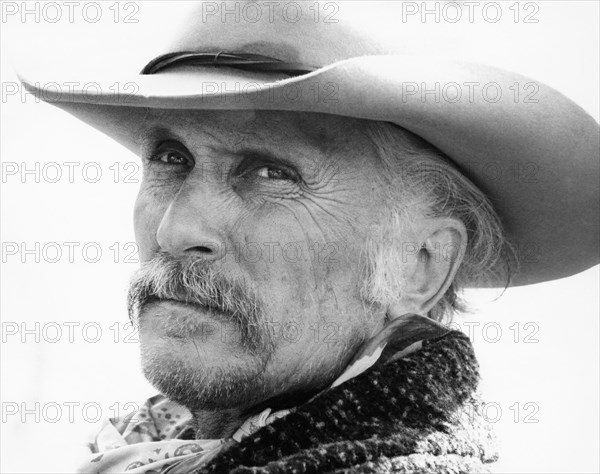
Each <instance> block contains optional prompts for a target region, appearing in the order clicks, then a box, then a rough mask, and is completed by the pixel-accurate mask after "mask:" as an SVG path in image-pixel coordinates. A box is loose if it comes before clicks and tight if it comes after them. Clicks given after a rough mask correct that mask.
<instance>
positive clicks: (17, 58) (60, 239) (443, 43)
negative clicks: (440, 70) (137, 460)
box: [0, 1, 600, 472]
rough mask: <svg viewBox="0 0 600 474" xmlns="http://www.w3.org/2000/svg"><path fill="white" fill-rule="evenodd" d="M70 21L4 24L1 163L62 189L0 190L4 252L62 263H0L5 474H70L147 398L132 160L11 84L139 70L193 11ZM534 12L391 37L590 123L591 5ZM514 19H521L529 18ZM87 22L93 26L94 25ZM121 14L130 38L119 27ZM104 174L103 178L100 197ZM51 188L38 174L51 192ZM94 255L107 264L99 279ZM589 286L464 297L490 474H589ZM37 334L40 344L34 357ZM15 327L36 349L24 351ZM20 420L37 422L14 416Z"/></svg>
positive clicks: (576, 281)
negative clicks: (136, 320) (137, 307)
mask: <svg viewBox="0 0 600 474" xmlns="http://www.w3.org/2000/svg"><path fill="white" fill-rule="evenodd" d="M76 3H77V6H76V7H75V16H74V21H73V23H69V21H68V19H66V17H67V16H68V10H67V7H66V6H64V4H63V3H61V2H57V4H58V5H61V6H62V7H63V8H64V11H63V12H62V13H63V19H62V20H59V21H57V22H56V23H51V22H49V21H47V20H48V18H54V16H55V12H54V11H51V10H46V14H47V17H46V18H44V16H43V14H42V13H41V12H42V11H43V4H40V7H39V8H40V14H39V16H37V17H36V15H35V14H31V15H29V16H27V17H26V18H25V21H24V22H23V21H22V19H21V18H20V12H19V13H18V14H16V15H9V16H5V15H4V14H3V18H2V23H1V28H2V31H1V44H2V58H1V67H2V71H1V81H2V104H1V105H2V111H1V122H2V135H1V140H0V142H1V160H2V163H3V164H4V166H6V165H7V163H16V165H17V166H19V167H21V166H23V165H24V164H25V165H26V166H29V167H31V168H30V169H34V168H33V166H34V163H35V162H38V163H40V165H39V166H41V167H43V166H44V163H46V162H55V163H59V164H61V167H60V169H61V170H62V172H63V178H62V179H59V180H58V182H56V183H50V182H43V179H42V180H41V181H42V182H35V174H32V175H28V177H27V179H26V180H25V181H26V182H21V180H20V179H18V178H15V177H14V176H8V175H3V178H4V179H3V182H2V183H1V224H2V228H1V240H2V242H3V243H4V244H5V245H6V244H7V243H16V244H17V245H20V244H21V243H24V244H25V245H26V246H27V248H35V245H36V243H39V246H40V251H41V250H42V249H45V251H46V255H47V257H48V259H51V258H53V257H54V256H56V253H55V251H56V249H57V248H58V249H60V250H61V251H62V252H63V255H62V258H57V262H56V263H50V262H48V261H45V262H44V261H42V262H40V263H36V262H35V261H34V258H35V257H34V256H33V255H29V256H27V262H26V263H21V261H20V255H18V256H11V255H8V254H6V252H4V253H3V257H4V261H3V262H2V281H1V307H0V309H1V316H2V324H3V328H2V335H3V341H2V348H1V351H2V352H1V356H2V360H1V373H2V388H1V392H0V394H1V399H2V416H3V420H2V421H3V422H2V432H1V434H2V455H1V459H2V461H1V466H0V470H1V471H2V472H65V470H66V469H68V466H69V464H68V461H69V460H70V459H72V458H73V456H74V454H75V451H76V449H75V448H76V446H78V445H82V444H83V442H84V441H85V437H86V435H87V434H88V433H91V432H93V431H94V430H95V429H97V428H96V427H95V426H94V425H93V423H91V420H93V419H95V418H98V417H99V416H101V417H102V418H105V417H108V416H115V415H117V414H118V415H122V414H124V413H126V412H128V411H130V410H131V409H132V407H134V406H135V404H140V403H142V402H143V401H144V400H145V399H146V398H148V397H149V396H151V395H152V394H153V393H155V390H154V389H153V388H152V387H151V386H150V385H149V384H148V383H147V382H146V381H145V380H144V378H143V376H142V375H141V372H140V370H139V357H138V348H137V344H135V343H134V342H129V343H128V341H127V338H126V336H127V335H128V334H130V332H131V331H130V330H128V329H127V328H126V322H127V314H126V309H125V295H126V288H127V281H128V278H129V276H130V274H131V272H132V271H133V270H134V269H135V268H136V266H137V265H136V263H135V262H128V261H127V256H128V255H129V253H130V250H131V243H132V242H134V236H133V230H132V219H131V216H132V206H133V201H134V199H135V195H136V192H137V186H138V185H137V180H139V177H140V173H139V172H136V170H138V169H139V168H137V159H136V157H135V156H133V155H131V154H130V153H129V152H127V151H126V150H125V149H123V148H121V147H120V146H118V145H117V144H115V143H114V142H112V141H111V140H109V139H107V138H106V137H105V136H103V135H101V134H100V133H98V132H97V131H95V130H94V129H92V128H91V127H89V126H87V125H85V124H83V123H80V122H78V121H77V120H76V119H74V118H72V117H71V116H70V115H67V114H66V113H64V112H62V111H60V110H58V109H56V108H54V107H52V106H50V105H47V104H40V103H36V101H35V100H34V99H33V98H32V97H31V96H21V94H20V93H21V91H20V89H19V87H20V86H19V85H18V82H17V79H16V76H15V74H14V71H13V67H18V65H19V64H25V65H31V64H32V63H33V64H38V65H41V66H42V67H43V66H44V65H45V64H50V63H55V64H62V63H63V62H65V63H71V67H73V64H75V65H76V66H81V67H85V66H86V63H89V64H92V63H96V64H106V65H107V67H108V68H110V69H111V70H112V69H113V68H114V69H115V70H116V69H117V68H119V67H127V68H129V69H131V68H133V69H134V70H138V69H139V68H140V67H141V66H142V65H143V64H145V62H146V61H147V60H148V59H150V58H151V57H153V56H154V55H155V54H154V52H155V51H157V47H159V46H160V45H161V44H162V43H163V42H164V41H165V39H167V38H168V35H169V31H170V30H172V29H174V27H173V25H176V23H175V22H174V20H175V19H176V18H178V17H179V16H180V15H181V11H182V10H181V8H179V7H183V8H186V7H187V6H188V4H187V3H186V2H181V3H180V4H178V3H177V2H169V5H168V6H165V5H164V4H161V2H147V3H143V2H130V4H129V5H126V4H124V3H122V4H120V5H118V11H119V21H118V22H117V23H115V22H114V14H115V7H113V9H112V10H111V9H110V7H111V5H113V2H106V3H102V5H101V12H102V17H101V18H100V20H99V21H98V22H96V23H91V22H89V21H86V20H85V18H84V16H83V14H82V10H83V8H84V7H86V5H87V3H89V2H76ZM356 3H358V2H356ZM373 3H374V2H369V5H372V4H373ZM420 3H421V2H418V4H417V5H420ZM480 3H481V5H485V4H486V3H489V2H480ZM530 3H531V4H533V5H535V6H536V8H537V13H536V14H535V16H534V17H535V18H537V19H539V22H538V23H535V24H532V23H524V22H523V21H520V22H518V23H514V21H513V20H512V17H511V16H510V15H512V14H513V11H510V10H509V6H510V5H512V4H513V2H506V3H504V2H502V13H503V19H502V20H501V21H499V22H498V23H495V24H491V23H489V22H486V21H485V20H484V19H482V16H481V14H479V15H477V14H476V16H475V20H476V21H475V22H474V23H473V24H469V23H464V22H460V23H457V24H454V25H451V24H448V23H447V22H446V23H445V22H444V21H443V19H442V21H441V23H440V24H438V25H437V27H436V25H431V24H429V23H427V24H426V25H423V24H422V23H420V22H419V21H418V20H416V21H410V22H407V23H406V24H403V25H399V27H400V26H404V27H405V31H406V32H414V34H415V35H416V34H418V33H417V32H418V31H419V30H422V29H423V28H428V34H427V39H426V41H425V40H423V41H421V42H420V43H419V44H418V45H415V48H416V49H417V50H418V49H419V48H421V49H427V48H433V49H434V50H435V51H437V52H438V53H443V52H444V51H447V49H448V48H447V44H448V42H447V36H446V35H447V34H448V32H451V33H450V34H452V35H459V36H461V37H462V38H463V39H465V43H464V44H465V45H467V46H468V48H465V49H464V50H462V51H461V54H462V55H463V56H464V57H465V58H466V59H469V60H473V61H481V62H486V63H491V64H495V65H498V66H501V67H504V68H506V69H513V70H515V71H518V72H520V73H522V74H525V75H528V76H531V77H532V78H534V79H537V80H541V81H543V82H546V83H548V84H549V85H551V86H553V87H555V88H557V89H558V90H560V91H561V92H563V93H564V94H566V95H567V96H568V97H570V98H571V99H573V100H574V101H575V102H577V103H578V104H579V105H580V106H581V107H583V108H584V109H585V110H587V111H588V112H589V113H590V114H591V115H592V116H593V117H594V118H595V119H596V120H598V102H599V98H598V83H599V78H598V71H599V59H598V58H599V56H600V55H599V51H598V44H599V38H598V17H599V8H598V5H599V4H598V2H595V1H589V2H575V1H570V2H566V1H565V2H561V1H552V2H530ZM7 4H14V5H16V7H17V8H20V5H21V2H4V4H3V5H2V8H3V12H4V8H5V7H6V5H7ZM29 5H30V8H36V7H35V3H34V2H31V3H30V4H29ZM520 8H522V10H521V13H523V14H527V13H530V12H532V11H533V10H532V8H533V7H527V8H528V10H525V6H524V4H521V5H520ZM8 11H10V10H8ZM5 13H6V12H5ZM94 13H95V11H93V10H87V14H88V17H89V16H91V15H93V14H94ZM128 14H129V15H132V16H131V18H132V19H137V20H138V22H137V23H125V22H124V18H125V16H126V15H128ZM382 17H385V18H380V20H381V21H395V22H399V21H398V18H397V17H393V16H392V15H382ZM417 18H418V17H417ZM36 19H37V20H38V21H36ZM522 19H523V17H521V20H522ZM399 23H400V22H399ZM409 38H410V36H409ZM15 88H16V89H15ZM14 90H16V91H17V94H16V95H12V94H11V92H12V91H14ZM68 162H74V163H81V164H82V165H81V166H79V167H75V168H74V179H73V181H74V182H69V179H68V176H67V173H68V168H67V167H66V166H65V165H63V164H64V163H68ZM84 164H88V166H87V168H86V169H85V172H84V170H83V165H84ZM98 169H100V170H101V172H102V176H101V177H100V178H99V179H98V181H97V182H95V183H92V182H91V181H92V180H93V179H94V176H95V171H97V170H98ZM55 171H56V168H45V173H46V176H50V177H51V178H50V179H52V177H53V176H55V175H54V173H55ZM117 171H118V174H119V177H118V179H117V181H118V182H115V173H116V172H117ZM39 174H40V175H42V168H40V171H39ZM126 176H129V178H130V179H129V180H127V179H125V177H126ZM86 178H87V179H86ZM127 181H132V182H127ZM565 199H569V197H568V196H565ZM65 242H71V243H73V244H65ZM86 244H87V246H86ZM69 245H72V247H73V248H74V256H73V261H72V262H70V261H69V255H68V250H69V247H68V246H69ZM573 245H577V242H573ZM84 246H86V247H85V249H86V251H87V253H85V254H84V253H83V250H82V249H83V248H84ZM97 249H100V250H101V252H102V255H101V257H100V258H99V260H98V261H97V262H96V263H92V262H91V260H93V259H94V258H95V250H97ZM117 250H118V254H117ZM48 259H47V260H48ZM598 277H599V272H598V267H594V268H592V269H591V270H588V271H587V272H584V273H582V274H579V275H577V276H574V277H571V278H567V279H564V280H560V281H555V282H550V283H545V284H539V285H534V286H530V287H524V288H516V289H510V290H508V291H506V292H505V293H504V295H503V296H502V297H501V298H499V299H497V300H494V294H493V292H491V291H472V292H470V293H469V294H468V295H467V296H468V297H469V298H470V299H471V301H472V302H473V303H474V312H473V314H470V315H467V316H465V317H464V318H462V319H460V320H458V324H459V325H460V327H461V328H462V329H463V330H465V331H467V332H468V331H469V328H470V327H471V328H472V329H473V332H472V333H471V335H472V338H473V340H474V344H475V348H476V351H477V354H478V356H479V360H480V364H481V371H482V374H483V381H482V391H483V394H484V398H485V399H486V400H487V401H488V402H490V406H491V409H490V411H489V412H488V416H489V417H490V418H492V419H494V420H495V419H496V418H497V421H496V423H495V425H496V430H497V433H498V436H499V439H500V449H501V450H500V452H501V462H500V463H499V464H498V465H497V468H496V471H497V472H598V470H599V466H598V445H599V436H598V434H599V433H598V405H599V403H598V402H599V399H598V398H599V397H598V394H599V391H598V373H599V372H600V371H599V366H598V365H599V364H598V347H599V340H598V339H599V338H598V329H599V328H598V313H599V305H598V287H599V278H598ZM65 323H66V324H65ZM36 324H39V329H38V330H37V333H38V335H40V334H41V335H45V336H46V337H45V339H46V341H43V340H42V341H40V342H36V340H35V338H36V334H35V333H36V330H35V328H36V326H35V325H36ZM22 325H25V328H27V329H31V330H33V332H31V333H29V334H23V332H22V329H23V326H22ZM69 325H70V326H71V327H72V328H73V341H72V342H71V341H70V340H69V339H70V338H69V331H68V327H69ZM57 327H59V328H61V330H62V334H58V333H57V332H56V328H57ZM98 330H99V331H100V332H99V333H98V332H97V331H98ZM498 331H499V332H498ZM13 332H16V334H12V333H13ZM22 338H24V342H23V341H22ZM52 339H56V342H54V343H53V342H50V340H52ZM95 339H97V342H92V341H94V340H95ZM36 403H39V405H38V407H39V408H38V409H37V410H36V405H35V404H36ZM86 404H87V405H86ZM69 406H71V407H72V413H70V412H69ZM57 407H58V408H59V409H60V411H57V410H56V408H57ZM84 407H85V409H84ZM98 407H99V408H100V410H101V412H100V413H97V410H96V408H98ZM23 409H30V410H32V411H31V412H30V413H29V414H23ZM15 410H17V412H16V413H13V412H14V411H15ZM494 410H496V411H494ZM36 411H37V414H39V415H40V419H39V420H36V419H35V418H36ZM70 415H72V419H70V418H71V416H70ZM22 416H24V418H25V419H24V421H25V422H23V421H22ZM53 421H54V422H53Z"/></svg>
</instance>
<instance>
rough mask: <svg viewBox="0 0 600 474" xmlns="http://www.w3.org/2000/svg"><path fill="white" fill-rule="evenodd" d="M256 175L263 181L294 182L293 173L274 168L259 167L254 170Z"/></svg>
mask: <svg viewBox="0 0 600 474" xmlns="http://www.w3.org/2000/svg"><path fill="white" fill-rule="evenodd" d="M256 174H257V175H258V176H259V177H260V178H264V179H278V180H289V181H296V176H295V175H294V174H293V173H291V172H289V171H286V170H284V169H281V168H276V167H274V166H261V167H260V168H257V169H256Z"/></svg>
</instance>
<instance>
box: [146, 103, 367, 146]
mask: <svg viewBox="0 0 600 474" xmlns="http://www.w3.org/2000/svg"><path fill="white" fill-rule="evenodd" d="M364 125H365V121H364V120H360V119H355V118H350V117H343V116H339V115H331V114H321V113H307V112H286V111H269V110H151V111H150V112H149V113H148V115H147V116H146V118H145V121H144V126H143V127H142V129H141V141H142V143H147V142H153V141H155V140H158V139H160V138H161V136H163V135H169V136H170V138H175V139H179V140H181V141H186V142H189V143H195V142H200V141H203V140H211V141H215V142H223V143H226V144H229V145H231V146H233V147H236V146H241V147H243V146H244V145H245V144H248V143H252V142H255V143H260V144H263V145H265V146H267V145H278V146H283V147H287V148H294V147H304V148H306V149H307V150H315V151H319V152H321V153H323V154H331V153H332V152H335V151H336V150H339V151H342V150H348V149H354V150H356V147H357V146H360V147H361V148H362V146H366V145H367V143H368V139H367V136H366V134H365V133H364V132H363V130H364V128H365V127H364Z"/></svg>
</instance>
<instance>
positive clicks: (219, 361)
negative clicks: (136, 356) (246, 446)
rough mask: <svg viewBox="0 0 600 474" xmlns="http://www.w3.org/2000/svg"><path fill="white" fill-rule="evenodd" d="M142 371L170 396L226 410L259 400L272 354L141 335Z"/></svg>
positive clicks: (193, 405)
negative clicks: (259, 353)
mask: <svg viewBox="0 0 600 474" xmlns="http://www.w3.org/2000/svg"><path fill="white" fill-rule="evenodd" d="M140 342H141V359H142V370H143V372H144V375H145V377H146V378H147V379H148V381H149V382H150V383H151V384H152V385H153V386H154V387H155V388H156V389H157V390H158V391H159V392H161V393H162V394H163V395H165V396H166V397H167V398H169V399H171V400H173V401H175V402H178V403H180V404H182V405H184V406H186V407H187V408H189V409H190V410H195V409H196V410H197V409H208V410H210V409H225V408H233V407H238V406H240V405H247V404H250V405H251V404H252V403H253V402H254V401H256V402H258V401H260V399H261V398H262V397H263V396H264V393H265V386H266V384H265V380H264V372H265V366H266V364H267V362H268V361H269V358H270V354H269V353H263V354H261V355H256V354H250V353H248V352H246V351H243V350H242V349H241V348H239V347H238V350H236V351H231V347H230V348H229V349H230V350H229V351H227V350H224V349H225V348H224V347H223V346H221V347H219V344H211V343H210V342H205V343H200V342H198V341H195V340H194V339H187V340H184V341H182V340H176V341H173V340H169V339H167V340H165V339H164V338H158V339H157V338H144V337H142V336H141V334H140Z"/></svg>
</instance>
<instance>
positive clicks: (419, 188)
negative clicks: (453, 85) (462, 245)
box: [362, 121, 515, 321]
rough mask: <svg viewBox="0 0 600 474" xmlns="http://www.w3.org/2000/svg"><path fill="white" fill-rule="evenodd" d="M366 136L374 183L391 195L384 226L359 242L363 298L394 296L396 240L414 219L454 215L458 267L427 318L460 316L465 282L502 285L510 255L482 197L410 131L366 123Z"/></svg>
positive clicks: (399, 248) (398, 268) (398, 279)
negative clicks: (377, 175)
mask: <svg viewBox="0 0 600 474" xmlns="http://www.w3.org/2000/svg"><path fill="white" fill-rule="evenodd" d="M366 133H367V136H368V137H369V138H370V139H371V141H372V142H373V144H374V145H375V148H376V150H377V152H378V154H379V157H380V159H381V160H382V162H383V166H384V170H385V172H384V176H382V179H383V183H382V184H384V186H386V187H387V188H388V189H390V190H391V192H390V196H389V198H388V199H387V206H386V215H385V218H384V221H385V222H384V223H383V225H382V228H381V229H379V230H378V232H374V235H373V236H372V237H371V238H370V239H369V241H368V243H367V247H366V252H365V256H366V258H365V270H366V275H365V276H366V278H365V284H364V287H363V289H362V295H363V298H364V299H365V300H366V301H368V302H369V303H378V304H382V305H388V304H389V303H391V302H392V301H393V300H397V299H398V296H399V295H401V294H402V287H403V283H404V275H403V272H402V269H403V265H402V263H403V259H405V258H406V255H405V252H406V251H407V248H406V247H404V248H403V245H402V244H401V245H398V242H399V237H400V236H402V235H405V230H406V229H407V228H409V227H410V225H411V221H412V220H413V219H414V218H415V216H424V217H431V218H434V217H451V218H455V219H457V220H459V221H460V222H462V223H463V224H464V226H465V227H466V230H467V239H468V241H467V244H466V249H465V255H464V258H463V261H462V264H461V265H460V267H459V268H458V271H457V273H456V276H455V278H454V281H453V282H452V284H451V285H450V287H449V288H448V290H447V291H446V293H445V294H444V296H443V297H442V298H441V299H440V300H439V301H438V302H437V304H436V305H435V306H434V308H433V309H432V310H431V311H430V312H429V314H428V316H429V317H431V318H433V319H435V320H437V321H442V320H450V319H451V317H452V315H453V314H454V313H456V312H460V311H464V310H465V309H466V307H465V305H464V302H463V301H462V300H461V299H460V298H459V296H458V294H459V292H460V291H461V290H462V289H463V288H464V286H465V284H466V283H469V282H473V281H478V282H481V283H483V284H485V281H487V280H489V279H490V277H492V276H493V277H494V278H495V279H497V278H498V277H502V278H503V279H504V281H505V283H506V286H508V283H509V281H510V274H511V268H512V264H513V263H514V262H515V259H514V252H513V250H512V247H511V246H510V244H509V243H508V241H507V240H506V238H505V235H504V231H503V227H502V224H501V221H500V218H499V216H498V214H497V213H496V211H495V210H494V207H493V206H492V204H491V203H490V201H489V199H488V198H487V196H486V195H485V194H484V193H483V192H482V191H481V190H480V189H479V188H478V187H477V186H475V185H474V184H473V183H472V182H471V181H470V180H469V179H468V178H467V177H466V176H465V175H464V174H462V173H461V172H460V171H459V169H458V168H457V167H456V165H454V164H453V163H452V162H451V161H450V159H449V158H448V157H447V156H445V155H444V154H443V153H442V152H440V151H439V150H438V149H437V148H435V147H434V146H432V145H431V144H429V143H428V142H426V141H425V140H423V139H422V138H420V137H418V136H416V135H414V134H413V133H411V132H409V131H407V130H404V129H402V128H400V127H398V126H397V125H394V124H391V123H388V122H376V121H371V122H367V129H366ZM408 250H413V251H414V250H418V249H414V248H413V249H408Z"/></svg>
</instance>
